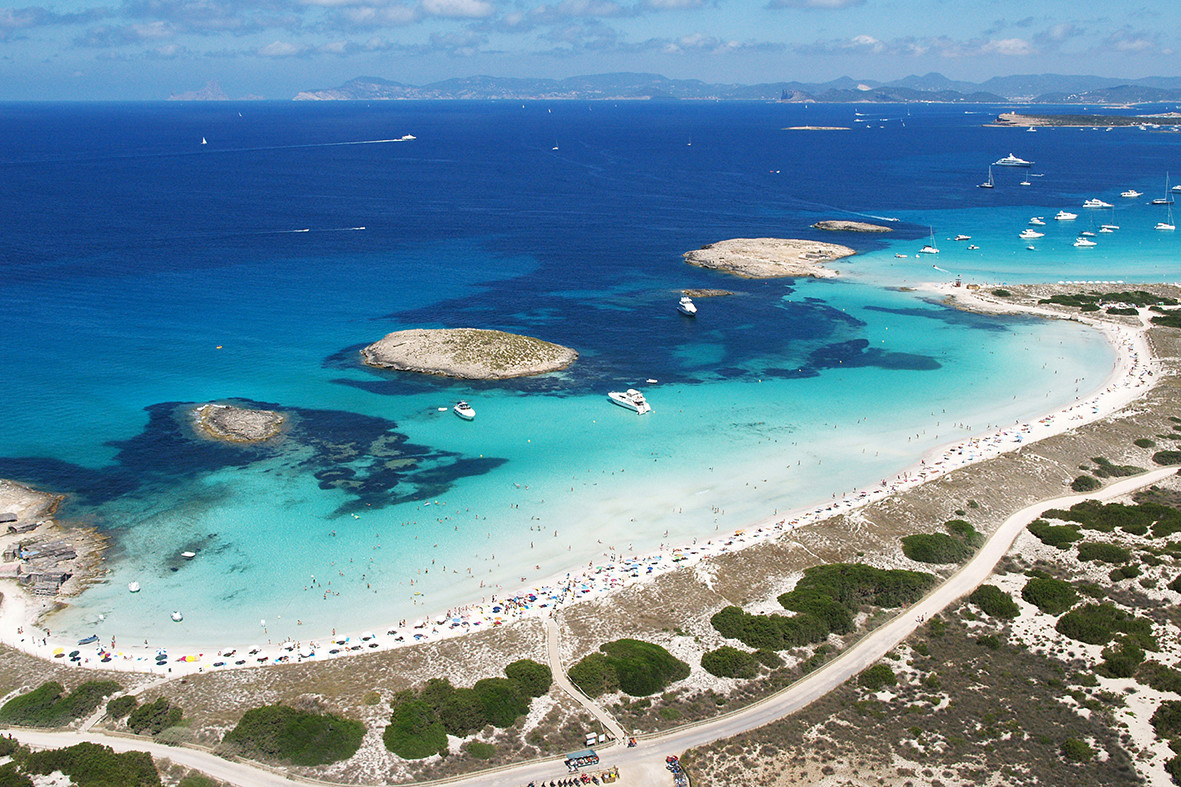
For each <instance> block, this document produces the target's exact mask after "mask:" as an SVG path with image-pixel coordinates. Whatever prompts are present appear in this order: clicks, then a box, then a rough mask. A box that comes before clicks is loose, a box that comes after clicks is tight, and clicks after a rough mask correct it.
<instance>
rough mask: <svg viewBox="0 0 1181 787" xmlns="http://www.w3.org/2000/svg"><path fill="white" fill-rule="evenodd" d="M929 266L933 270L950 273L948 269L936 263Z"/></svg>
mask: <svg viewBox="0 0 1181 787" xmlns="http://www.w3.org/2000/svg"><path fill="white" fill-rule="evenodd" d="M931 267H932V268H934V269H935V270H937V271H939V272H940V273H950V271H946V270H944V269H943V268H940V267H939V266H938V265H932V266H931Z"/></svg>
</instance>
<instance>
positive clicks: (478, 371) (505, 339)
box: [361, 328, 578, 380]
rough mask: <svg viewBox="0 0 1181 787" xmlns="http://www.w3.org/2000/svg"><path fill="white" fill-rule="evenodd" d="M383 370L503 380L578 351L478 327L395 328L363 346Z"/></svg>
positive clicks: (562, 361) (557, 364) (559, 365)
mask: <svg viewBox="0 0 1181 787" xmlns="http://www.w3.org/2000/svg"><path fill="white" fill-rule="evenodd" d="M361 355H362V356H363V357H364V359H365V363H366V364H368V365H369V366H376V367H378V368H381V369H395V370H397V371H405V372H421V373H423V374H437V375H442V376H444V377H458V378H460V379H464V380H504V379H508V378H511V377H527V376H529V375H535V374H545V373H547V372H556V371H558V370H560V369H565V368H566V367H567V366H569V365H570V364H572V363H574V361H575V359H577V358H578V353H577V352H576V351H575V350H572V349H570V348H569V347H563V346H561V345H558V344H552V343H550V342H546V341H542V340H541V339H535V338H533V337H531V336H519V335H517V334H512V333H505V332H504V331H492V330H485V329H482V328H439V329H429V330H428V329H422V328H415V329H411V330H407V331H394V332H393V333H391V334H389V335H387V336H386V337H385V338H383V339H380V340H379V341H376V342H374V343H373V344H371V345H369V346H368V347H366V348H365V349H363V350H361Z"/></svg>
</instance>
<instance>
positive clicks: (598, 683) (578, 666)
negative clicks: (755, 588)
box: [566, 607, 738, 697]
mask: <svg viewBox="0 0 1181 787" xmlns="http://www.w3.org/2000/svg"><path fill="white" fill-rule="evenodd" d="M735 609H738V608H737V607H735ZM566 674H567V676H568V677H569V678H570V682H571V683H573V684H574V685H575V686H577V687H578V688H579V689H581V690H582V692H583V693H584V694H586V695H587V696H588V697H598V696H599V695H601V694H608V693H610V692H613V691H618V690H619V677H618V676H617V675H616V674H615V669H614V667H613V666H612V665H611V663H610V662H609V661H608V660H607V655H606V654H605V653H598V652H596V653H588V654H587V655H586V656H584V657H583V658H582V659H580V660H579V661H578V662H577V663H575V664H574V665H573V666H571V667H570V669H569V670H567V671H566Z"/></svg>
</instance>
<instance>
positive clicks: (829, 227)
mask: <svg viewBox="0 0 1181 787" xmlns="http://www.w3.org/2000/svg"><path fill="white" fill-rule="evenodd" d="M812 228H813V229H817V230H825V231H826V232H893V231H894V230H892V229H890V228H889V227H883V226H882V225H880V224H869V223H868V222H864V221H841V220H838V219H828V220H825V221H818V222H816V223H815V224H813V225H812Z"/></svg>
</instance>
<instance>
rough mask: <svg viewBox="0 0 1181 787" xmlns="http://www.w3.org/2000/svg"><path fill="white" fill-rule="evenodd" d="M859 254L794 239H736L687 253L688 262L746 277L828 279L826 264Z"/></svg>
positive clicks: (831, 244)
mask: <svg viewBox="0 0 1181 787" xmlns="http://www.w3.org/2000/svg"><path fill="white" fill-rule="evenodd" d="M852 254H856V252H855V251H854V250H853V249H850V248H849V247H848V246H838V245H837V244H835V243H823V242H821V241H817V240H799V239H795V238H734V239H732V240H724V241H719V242H718V243H710V244H707V245H705V246H702V247H701V248H700V249H694V250H693V251H689V252H685V255H684V256H685V262H687V263H689V264H690V265H697V266H699V267H702V268H712V269H714V270H719V271H723V272H725V273H731V274H733V275H735V276H742V277H743V278H747V279H771V278H776V277H781V276H811V277H814V278H817V279H829V278H832V277H834V276H836V275H837V273H836V271H832V270H829V269H827V268H825V267H824V265H823V263H825V262H831V261H833V260H838V259H840V258H842V257H848V256H850V255H852Z"/></svg>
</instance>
